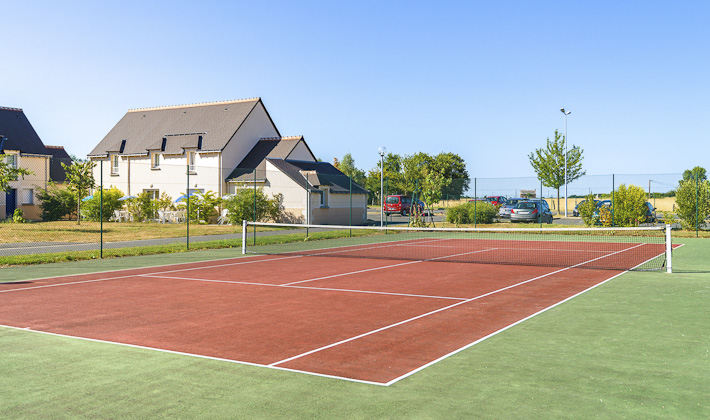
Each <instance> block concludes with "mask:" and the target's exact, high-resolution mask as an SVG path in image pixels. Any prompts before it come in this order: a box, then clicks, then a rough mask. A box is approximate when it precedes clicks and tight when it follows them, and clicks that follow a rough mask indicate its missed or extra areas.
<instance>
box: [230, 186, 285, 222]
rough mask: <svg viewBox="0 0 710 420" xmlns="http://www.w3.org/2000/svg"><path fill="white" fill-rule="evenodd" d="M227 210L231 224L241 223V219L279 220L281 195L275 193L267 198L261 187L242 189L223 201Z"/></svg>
mask: <svg viewBox="0 0 710 420" xmlns="http://www.w3.org/2000/svg"><path fill="white" fill-rule="evenodd" d="M255 194H256V215H254V195H255ZM223 205H224V207H225V208H226V209H227V210H228V211H229V212H228V213H227V220H228V221H229V223H231V224H233V225H241V224H242V220H250V221H253V220H254V219H255V216H256V220H257V221H265V220H272V221H280V220H281V219H282V218H283V217H284V213H283V195H281V194H277V195H276V196H274V197H273V198H269V197H267V196H266V194H265V193H264V190H263V189H262V188H257V189H256V190H254V189H244V190H239V191H237V193H236V194H234V195H232V196H231V197H229V198H227V199H225V200H224V201H223Z"/></svg>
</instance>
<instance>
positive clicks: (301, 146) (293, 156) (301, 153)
mask: <svg viewBox="0 0 710 420" xmlns="http://www.w3.org/2000/svg"><path fill="white" fill-rule="evenodd" d="M287 159H288V160H303V161H306V162H315V159H313V155H311V152H310V151H308V147H307V146H306V144H305V143H304V142H302V141H301V142H299V143H298V144H297V145H296V147H294V148H293V150H292V151H291V153H289V155H288V158H287Z"/></svg>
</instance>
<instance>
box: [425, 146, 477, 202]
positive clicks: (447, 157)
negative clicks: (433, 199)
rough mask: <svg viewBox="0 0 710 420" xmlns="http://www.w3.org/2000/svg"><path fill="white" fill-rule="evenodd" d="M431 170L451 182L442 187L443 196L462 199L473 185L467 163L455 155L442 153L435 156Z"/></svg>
mask: <svg viewBox="0 0 710 420" xmlns="http://www.w3.org/2000/svg"><path fill="white" fill-rule="evenodd" d="M431 170H433V171H435V172H438V173H440V174H442V175H443V177H444V178H445V179H448V180H450V181H451V182H449V183H447V184H446V185H443V186H442V189H441V194H442V196H455V197H461V196H462V195H463V193H464V191H466V190H468V187H469V185H470V184H471V179H470V178H469V176H468V171H467V170H466V163H465V162H464V160H463V159H462V158H461V156H459V155H457V154H455V153H450V152H448V153H444V152H442V153H439V154H438V155H436V156H434V161H433V162H432V165H431Z"/></svg>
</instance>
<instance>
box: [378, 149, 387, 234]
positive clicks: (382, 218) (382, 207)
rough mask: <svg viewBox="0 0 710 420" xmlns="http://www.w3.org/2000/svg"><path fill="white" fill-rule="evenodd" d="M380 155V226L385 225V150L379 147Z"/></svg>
mask: <svg viewBox="0 0 710 420" xmlns="http://www.w3.org/2000/svg"><path fill="white" fill-rule="evenodd" d="M378 152H379V153H380V226H384V224H385V196H384V191H385V152H387V148H385V147H380V148H379V149H378Z"/></svg>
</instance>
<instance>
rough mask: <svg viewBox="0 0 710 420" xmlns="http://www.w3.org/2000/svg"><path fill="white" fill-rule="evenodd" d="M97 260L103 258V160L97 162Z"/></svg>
mask: <svg viewBox="0 0 710 420" xmlns="http://www.w3.org/2000/svg"><path fill="white" fill-rule="evenodd" d="M99 162H100V164H99V171H100V172H101V175H99V179H100V181H99V191H100V196H99V232H101V234H100V235H99V258H103V257H104V161H103V159H102V160H100V161H99Z"/></svg>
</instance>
